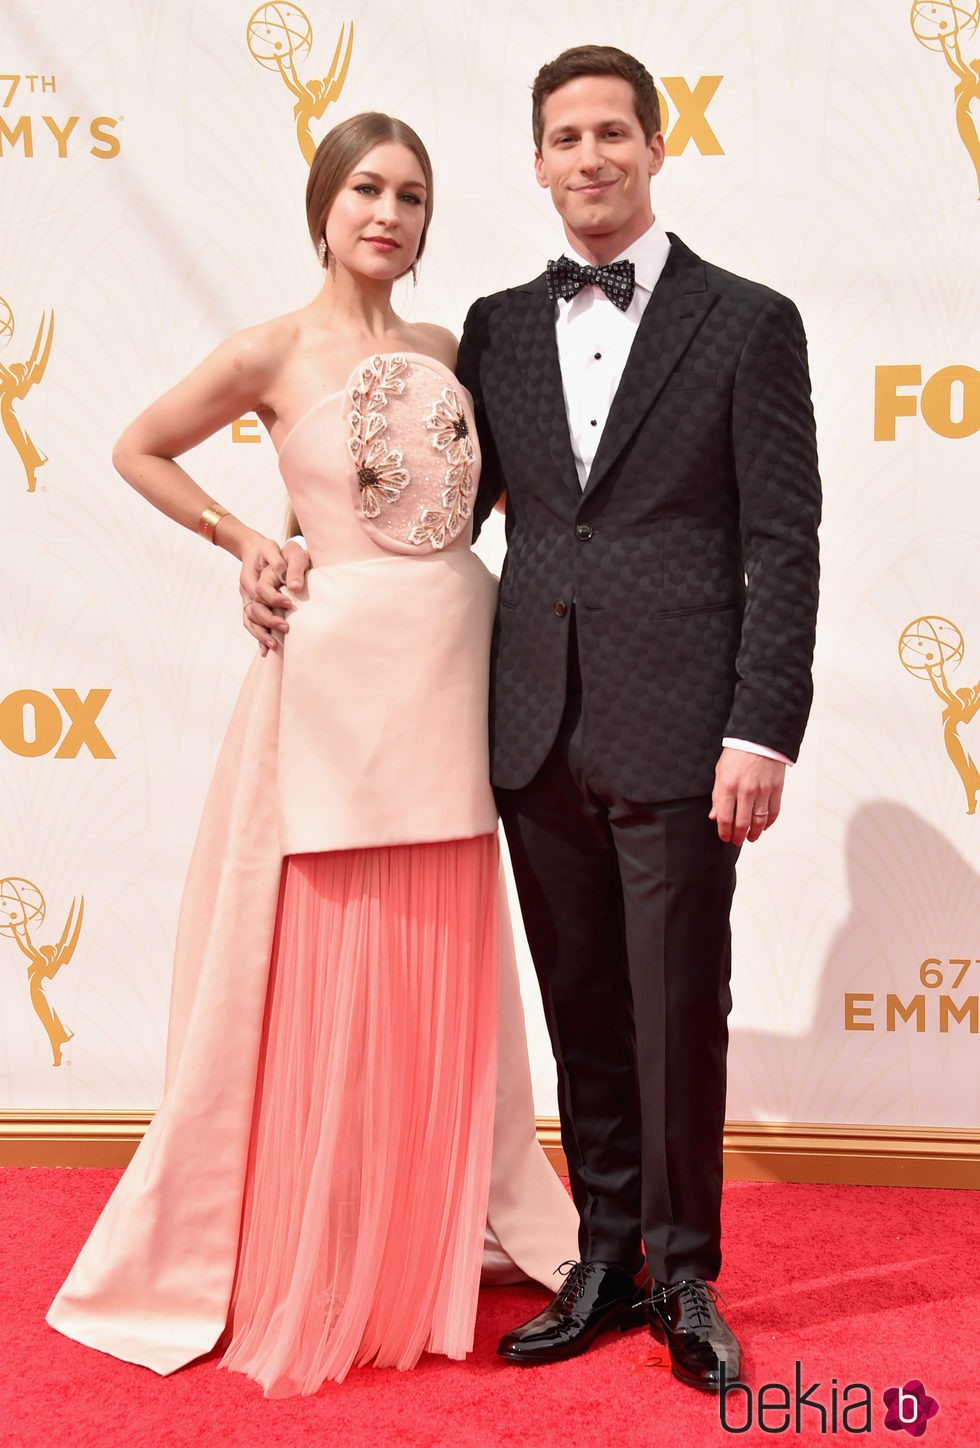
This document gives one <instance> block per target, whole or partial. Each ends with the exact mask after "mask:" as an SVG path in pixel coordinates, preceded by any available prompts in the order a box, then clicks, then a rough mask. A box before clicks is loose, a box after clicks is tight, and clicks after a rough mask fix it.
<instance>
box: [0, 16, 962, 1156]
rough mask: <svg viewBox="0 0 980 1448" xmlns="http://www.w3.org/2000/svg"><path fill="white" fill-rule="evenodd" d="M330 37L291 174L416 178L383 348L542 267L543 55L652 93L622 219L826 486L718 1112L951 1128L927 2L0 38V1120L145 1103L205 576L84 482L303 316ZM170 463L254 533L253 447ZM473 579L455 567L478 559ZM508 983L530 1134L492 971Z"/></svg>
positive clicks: (265, 520) (62, 26) (202, 642)
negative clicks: (777, 382)
mask: <svg viewBox="0 0 980 1448" xmlns="http://www.w3.org/2000/svg"><path fill="white" fill-rule="evenodd" d="M250 26H251V28H250ZM349 26H352V27H353V39H352V45H351V53H350V63H349V67H348V69H347V72H346V76H345V78H344V79H343V84H342V86H340V87H339V95H338V96H337V97H336V99H334V100H333V101H331V102H330V103H329V104H328V105H327V106H326V108H325V110H324V113H323V115H322V117H321V118H314V119H313V120H312V121H311V122H310V127H309V129H310V134H311V136H312V138H313V140H316V139H317V138H318V137H319V136H320V135H321V134H322V133H323V131H324V130H325V129H327V128H328V127H329V125H331V124H333V123H334V122H336V121H337V120H340V119H342V118H343V117H344V116H346V115H349V114H352V113H353V112H355V111H358V110H364V109H370V108H379V109H384V110H388V111H391V112H393V113H395V114H397V115H400V116H403V117H404V118H405V119H406V120H408V121H410V122H411V124H413V125H414V126H415V127H416V128H417V129H418V130H419V132H420V133H421V134H422V136H423V137H424V138H425V140H426V141H427V143H428V145H429V146H430V148H431V151H432V155H433V159H434V163H435V170H436V219H435V222H434V225H433V228H432V232H431V237H430V241H429V246H428V250H427V253H426V256H425V260H424V264H423V268H422V278H421V281H420V284H419V286H418V288H417V291H415V292H413V291H412V289H411V287H410V286H409V285H407V284H402V286H403V291H402V295H401V298H400V305H401V307H402V309H403V310H404V311H405V312H407V313H408V314H409V315H411V316H412V317H416V318H426V319H432V320H437V321H441V322H443V323H446V324H448V325H450V326H452V327H454V328H456V329H458V328H459V326H460V324H461V322H462V319H463V316H464V315H465V311H466V308H467V306H468V304H469V302H470V301H471V300H472V299H473V298H474V297H475V296H477V295H479V294H481V293H485V292H488V291H491V290H496V289H498V288H500V287H502V286H506V285H508V284H512V283H517V282H520V281H522V280H526V279H527V278H528V277H529V276H531V275H533V274H535V273H536V272H537V271H539V270H540V269H541V267H542V265H543V262H544V260H545V258H547V257H548V256H549V255H555V254H556V253H557V251H558V249H559V248H560V244H561V240H560V232H559V228H558V225H557V223H556V219H555V217H554V214H553V213H552V211H551V208H550V204H549V202H548V198H547V195H546V194H545V193H544V192H542V191H541V190H540V189H539V188H538V187H537V185H536V184H535V182H534V178H533V175H532V169H531V160H532V152H531V143H530V136H529V86H530V82H531V80H532V78H533V75H534V73H535V70H536V69H537V67H538V65H539V64H540V63H541V62H543V61H544V60H546V59H549V58H551V57H552V56H553V55H555V54H557V52H558V51H559V50H561V49H562V48H564V47H565V46H566V45H570V44H576V43H580V42H582V41H584V40H590V41H591V40H594V41H600V42H605V43H614V44H619V45H622V46H624V47H625V48H627V49H629V50H632V51H634V52H635V53H636V54H638V55H639V56H641V57H642V58H643V59H644V60H645V61H646V63H647V64H648V66H649V68H650V69H651V71H652V72H653V73H654V75H655V76H656V77H657V78H658V83H659V85H660V89H661V93H662V95H663V96H664V98H665V100H666V102H667V109H668V115H669V122H670V124H669V128H668V142H669V146H668V150H669V153H670V159H669V160H668V162H667V164H666V166H665V167H664V170H663V172H662V173H661V175H660V176H659V177H658V178H657V180H656V182H655V192H654V199H655V207H656V210H657V212H658V215H659V216H660V217H661V218H662V219H663V221H664V222H665V223H666V224H667V226H668V227H669V228H670V229H671V230H674V231H676V232H678V233H679V234H680V235H682V236H683V237H684V239H685V240H686V241H687V242H688V243H689V244H690V245H691V246H693V247H694V249H695V250H697V251H699V252H701V253H702V254H703V255H706V256H708V257H710V258H711V259H712V260H714V261H717V262H719V263H720V264H722V265H724V266H727V267H728V268H730V269H732V270H734V271H738V272H741V273H743V274H745V275H748V276H751V277H755V278H757V279H759V280H762V281H765V282H767V283H768V284H769V285H771V286H774V287H776V288H778V289H780V290H782V291H785V292H787V293H788V294H789V295H791V296H792V297H793V298H794V299H795V301H796V302H797V304H798V305H799V307H800V309H801V311H802V314H803V317H804V321H805V323H806V326H807V331H808V334H809V338H810V347H811V362H812V371H813V379H814V396H815V405H816V410H817V417H818V424H819V432H820V446H821V458H822V469H823V475H824V480H825V488H826V521H825V525H824V528H823V547H824V560H825V571H824V590H823V604H822V611H821V619H820V633H819V644H818V654H817V664H816V686H817V687H816V702H815V706H814V713H813V718H812V722H811V726H810V731H809V734H808V736H807V740H806V743H805V745H804V750H803V754H802V756H801V759H800V761H799V763H798V765H797V766H796V768H795V769H794V770H793V771H792V772H791V775H790V778H789V781H788V787H787V793H786V802H785V809H784V814H783V817H782V819H781V820H780V822H779V824H778V826H777V828H776V829H774V830H773V831H772V832H771V834H769V835H767V836H766V837H765V838H764V840H763V841H762V842H760V843H759V844H757V845H756V846H755V847H753V848H749V849H747V850H746V851H745V852H744V854H743V860H742V864H741V867H740V876H741V883H740V886H739V894H738V901H737V908H736V913H735V932H736V945H735V999H736V1007H735V1014H734V1016H733V1021H732V1028H733V1049H732V1060H731V1089H730V1098H729V1115H730V1116H732V1117H733V1118H742V1119H757V1120H793V1121H800V1122H841V1123H869V1124H871V1123H883V1124H885V1123H889V1124H905V1125H910V1126H922V1127H928V1126H968V1125H975V1124H976V1123H977V1119H978V1099H980V1086H978V1081H980V1075H978V1072H977V1070H976V1062H977V1047H978V1010H977V1000H978V990H980V957H977V956H974V954H973V952H974V951H980V875H978V871H980V819H978V818H977V817H976V816H975V815H973V814H971V813H968V812H967V811H968V804H969V800H970V798H971V795H972V793H973V792H974V791H975V789H976V787H977V785H978V784H980V776H978V773H977V769H976V766H975V765H974V764H973V758H974V757H976V758H980V750H978V752H977V753H976V755H973V754H971V746H970V737H969V736H970V731H971V729H980V719H975V718H974V712H975V710H976V709H977V707H978V705H980V690H978V682H977V681H978V680H980V584H978V574H977V566H976V565H977V543H978V536H977V534H978V523H977V510H976V505H975V490H976V485H977V479H978V462H980V370H978V369H980V266H978V264H977V257H978V254H980V245H978V243H980V203H978V199H977V197H978V190H980V146H978V143H977V130H976V128H977V126H978V125H980V7H976V6H974V5H973V4H972V3H971V0H959V3H957V4H955V5H954V4H952V3H939V0H936V3H931V0H928V3H927V0H920V3H919V4H917V5H911V4H909V3H908V0H847V3H833V0H766V3H765V4H761V3H749V0H699V3H698V4H697V5H689V4H679V3H676V0H674V3H667V0H646V3H644V4H642V5H640V4H635V3H628V0H606V3H602V4H599V5H595V4H593V5H591V6H588V7H587V6H585V5H581V4H577V3H565V4H562V5H558V4H557V3H549V4H544V5H534V6H532V5H530V4H526V3H516V0H511V3H508V0H503V3H500V4H499V5H496V6H493V7H490V6H488V5H484V4H480V3H477V0H455V3H453V0H420V3H416V4H415V5H413V6H410V7H405V6H402V5H400V4H396V3H394V0H363V3H362V0H351V3H350V4H342V5H339V6H338V5H333V4H326V3H319V0H304V8H303V9H302V10H301V9H300V8H299V7H298V6H295V5H263V6H260V7H258V9H257V10H256V9H255V7H254V6H252V5H250V4H249V3H248V0H246V3H244V4H241V5H239V4H237V3H232V0H220V3H219V0H193V3H191V0H167V3H166V4H163V3H157V0H43V4H42V3H41V0H30V3H28V0H6V4H5V5H4V7H3V9H2V12H0V71H2V72H3V73H2V74H0V424H2V425H0V488H2V496H3V521H4V533H3V553H2V556H3V565H4V566H3V579H2V585H0V586H2V591H3V593H2V596H3V625H4V626H3V639H4V646H3V649H2V652H0V795H2V801H3V812H2V833H0V878H2V880H3V882H4V883H3V884H2V885H0V1109H2V1108H7V1109H44V1108H50V1109H73V1108H77V1109H96V1110H97V1109H102V1108H105V1109H116V1110H125V1109H134V1110H140V1109H145V1108H152V1107H154V1106H155V1105H156V1104H157V1103H158V1101H159V1098H160V1092H161V1082H162V1062H163V1049H164V1039H165V1031H166V1019H167V998H168V990H169V979H170V957H171V949H172V944H173V937H174V929H175V922H176V914H177V908H178V901H179V896H180V889H181V882H182V877H183V872H184V869H185V867H186V863H187V859H188V855H189V851H190V847H191V844H192V841H193V837H194V832H195V828H196V821H197V817H198V813H199V810H200V807H201V803H202V800H203V796H204V791H205V788H206V785H207V780H208V776H209V771H210V768H211V765H212V762H213V760H214V757H215V753H216V750H217V747H218V745H219V742H220V739H221V736H222V733H223V729H224V725H225V721H226V719H227V717H228V714H229V710H230V707H231V704H232V701H233V699H234V696H235V692H236V688H237V684H238V681H239V679H240V678H241V676H242V674H243V673H244V670H245V668H246V665H247V663H248V659H249V657H250V649H251V645H250V642H249V641H248V639H247V638H246V636H245V635H244V633H243V632H242V631H241V628H240V623H239V615H240V609H239V603H238V595H237V589H236V569H235V565H234V564H233V562H232V561H231V560H229V559H228V557H227V555H225V554H222V553H220V552H219V551H216V550H215V551H211V550H209V549H208V548H207V547H206V545H204V544H203V543H202V542H201V541H200V540H199V539H197V538H195V537H194V536H192V535H191V534H189V533H185V532H183V531H181V530H180V529H178V528H176V527H174V526H173V525H172V524H170V523H169V522H167V521H166V520H165V519H163V518H162V517H160V516H158V515H156V514H155V513H153V512H152V510H151V509H149V508H148V507H147V506H146V505H145V504H144V503H143V502H142V501H141V500H140V499H139V498H138V497H137V496H136V495H135V494H133V493H131V492H130V490H129V489H127V488H126V487H125V486H124V485H123V484H122V483H121V482H120V481H119V479H118V478H117V477H116V476H115V474H114V473H113V471H112V468H111V464H110V461H109V458H110V452H111V446H112V442H113V440H114V438H115V437H116V436H117V435H118V433H119V431H120V430H121V428H122V427H123V426H124V425H125V424H126V422H127V421H128V420H129V419H130V418H131V417H132V416H134V415H135V413H136V412H138V411H139V410H140V409H141V408H142V407H143V406H144V405H145V404H146V403H147V402H148V401H149V400H150V399H151V398H152V397H153V396H155V395H156V394H157V393H159V392H160V391H162V390H163V389H164V388H165V387H166V386H167V385H168V384H169V383H171V382H172V381H174V380H176V378H177V377H179V376H180V375H182V374H183V373H184V372H186V371H187V370H188V369H189V368H190V367H191V366H192V365H193V363H194V362H195V361H197V360H198V359H199V358H200V357H201V356H202V355H204V354H205V353H206V352H207V351H208V350H209V349H210V348H211V347H212V346H213V345H214V344H215V343H216V342H218V341H219V340H220V339H221V338H222V337H223V336H225V335H227V334H228V333H229V332H231V331H233V330H235V329H237V328H239V327H242V326H245V325H247V324H249V323H252V322H255V321H258V320H261V319H263V318H265V317H267V316H269V315H272V314H274V313H277V312H280V311H284V310H288V309H289V308H291V307H294V306H296V305H298V304H300V303H302V302H303V301H305V300H306V299H307V298H308V297H309V296H311V295H312V293H313V291H314V289H315V288H316V286H317V284H318V271H317V265H316V261H315V258H314V257H313V255H312V253H311V249H310V246H309V242H308V239H307V236H306V229H305V220H304V212H303V191H304V186H305V181H306V169H307V162H306V160H305V159H304V156H303V154H302V151H301V149H300V145H299V144H298V138H297V123H296V117H295V115H294V106H295V105H298V106H299V107H300V110H301V111H303V110H304V109H306V110H308V109H310V107H311V106H313V105H314V103H315V100H316V95H315V91H316V87H315V85H314V84H313V83H314V82H316V81H322V80H324V79H325V78H326V77H328V76H329V75H330V74H331V63H332V61H333V59H334V52H335V47H336V46H337V44H338V40H339V39H340V37H341V36H343V37H344V41H345V43H346V40H347V38H348V36H349V35H350V31H349V30H348V28H347V27H349ZM277 27H282V28H280V29H278V30H277ZM277 39H278V40H279V41H280V42H285V41H287V40H288V42H289V45H291V47H292V65H293V84H294V87H295V90H296V94H292V93H291V92H290V90H289V88H288V86H287V84H286V80H287V78H288V66H287V65H286V63H285V60H284V63H283V65H282V66H280V67H277V65H276V62H275V59H274V51H273V49H272V46H273V44H274V42H275V41H276V40H277ZM287 49H288V47H287ZM286 53H287V51H286V50H285V49H284V50H282V51H280V55H282V56H283V57H285V56H286ZM257 57H258V58H257ZM263 60H264V61H265V64H262V63H261V61H263ZM303 93H305V97H306V98H305V99H304V98H303ZM41 456H44V457H46V460H45V461H43V462H41V461H40V458H41ZM190 465H191V468H192V471H196V473H197V475H198V476H199V477H200V478H201V480H202V481H203V483H204V485H205V486H206V487H207V488H208V489H209V490H210V491H211V492H212V493H213V495H214V496H215V497H216V498H217V499H218V500H220V501H221V502H223V503H224V504H225V506H227V507H230V508H232V509H233V510H234V511H235V512H237V513H239V514H240V515H241V516H243V517H245V518H246V519H248V520H250V521H251V522H253V523H254V524H256V525H257V526H259V527H261V528H263V529H264V530H266V531H268V532H270V533H272V534H274V535H276V536H278V535H279V534H280V531H281V522H282V510H283V499H282V492H281V487H280V484H279V482H278V476H277V472H276V465H275V454H274V451H273V449H272V447H271V444H270V443H269V441H268V439H267V438H265V437H264V435H261V434H260V431H259V429H258V427H257V425H256V424H255V422H254V419H253V420H245V421H244V422H243V423H242V425H241V426H240V427H239V428H237V429H235V430H232V429H229V430H228V431H226V432H225V433H224V434H222V435H221V436H218V437H216V438H214V439H212V440H211V441H210V442H209V443H207V444H206V445H205V446H203V447H201V448H200V449H198V450H197V452H196V454H195V455H194V456H193V457H192V459H191V463H190ZM480 546H481V551H483V553H484V556H485V557H486V558H487V559H488V561H489V562H490V563H491V565H493V566H496V565H497V564H498V563H499V560H500V556H501V551H502V543H501V537H500V531H499V529H498V528H496V526H495V527H494V528H492V529H491V530H490V532H489V534H488V536H487V537H486V538H485V539H484V540H483V541H482V542H481V545H480ZM922 619H926V620H934V621H935V622H932V623H929V622H927V623H924V624H923V623H919V624H918V625H917V626H915V627H914V628H913V629H912V632H911V633H908V632H907V629H908V626H909V625H910V624H912V623H913V621H915V620H922ZM903 635H905V644H904V646H903V647H902V649H900V647H899V641H900V639H901V638H902V637H903ZM940 664H941V665H942V667H941V668H940V667H939V666H940ZM651 666H652V667H655V661H652V662H651ZM957 691H959V692H957ZM83 901H84V904H82V902H83ZM522 969H523V972H524V984H525V996H526V1001H527V1007H528V1022H529V1036H530V1041H531V1050H532V1061H533V1067H534V1074H535V1090H536V1099H537V1105H538V1109H539V1111H540V1112H542V1113H544V1114H552V1113H554V1111H555V1104H554V1082H553V1068H552V1063H551V1059H550V1053H549V1050H548V1045H547V1039H546V1036H545V1032H544V1028H543V1023H542V1020H541V1014H540V1009H539V1006H538V1003H537V993H536V987H535V985H534V981H533V976H532V973H531V970H530V966H529V963H528V961H527V959H526V952H523V958H522ZM42 982H45V983H44V984H43V987H42V984H41V983H42ZM59 1023H60V1024H61V1025H62V1026H63V1029H62V1030H59ZM69 1032H71V1033H72V1035H71V1037H70V1039H68V1040H67V1041H66V1042H65V1044H64V1045H63V1047H62V1046H61V1045H60V1044H59V1042H60V1039H61V1037H66V1036H68V1033H69ZM234 1048H235V1043H234V1042H233V1041H229V1042H228V1049H229V1050H230V1051H231V1050H234ZM59 1053H60V1055H61V1063H60V1065H58V1066H55V1065H53V1060H54V1057H56V1056H57V1055H58V1054H59Z"/></svg>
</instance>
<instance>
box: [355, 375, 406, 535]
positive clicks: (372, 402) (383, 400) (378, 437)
mask: <svg viewBox="0 0 980 1448" xmlns="http://www.w3.org/2000/svg"><path fill="white" fill-rule="evenodd" d="M407 370H408V363H407V361H406V360H405V358H404V357H402V356H394V357H372V358H371V361H370V362H367V363H365V365H364V366H363V367H362V368H361V370H360V373H359V375H358V379H357V386H356V387H355V388H354V389H353V391H352V392H351V402H352V403H353V407H352V409H351V413H350V417H349V421H350V427H351V435H350V437H349V438H348V439H347V446H348V447H349V448H350V454H351V457H352V458H353V459H354V466H355V467H356V469H357V485H358V487H359V488H360V490H361V512H362V513H363V514H364V516H365V518H377V517H378V516H379V515H380V513H381V509H382V508H383V507H384V505H385V504H386V503H393V502H394V501H395V499H396V498H397V497H398V496H399V495H400V494H401V492H402V489H403V488H406V487H407V486H408V483H409V475H408V472H407V470H406V469H405V468H404V467H402V454H401V449H400V448H397V447H389V446H388V443H387V439H386V438H385V433H386V432H387V430H388V417H387V412H386V409H387V407H388V398H389V397H391V396H392V395H395V396H399V395H400V394H401V393H403V392H404V391H405V378H404V376H403V374H404V373H405V372H406V371H407Z"/></svg>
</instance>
